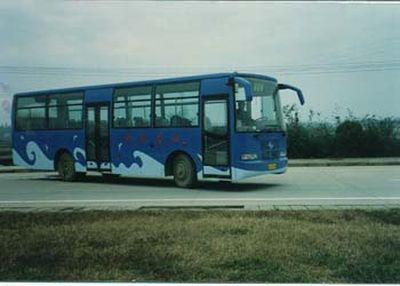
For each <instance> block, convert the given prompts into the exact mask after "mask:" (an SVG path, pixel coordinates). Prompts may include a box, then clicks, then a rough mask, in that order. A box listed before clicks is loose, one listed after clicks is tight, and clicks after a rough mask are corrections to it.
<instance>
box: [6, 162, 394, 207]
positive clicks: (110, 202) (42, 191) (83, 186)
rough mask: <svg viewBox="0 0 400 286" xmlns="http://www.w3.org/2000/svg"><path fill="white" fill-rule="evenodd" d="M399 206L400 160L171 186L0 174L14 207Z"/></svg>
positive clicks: (129, 180) (126, 180)
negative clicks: (390, 163) (392, 163)
mask: <svg viewBox="0 0 400 286" xmlns="http://www.w3.org/2000/svg"><path fill="white" fill-rule="evenodd" d="M366 206H374V207H400V166H364V167H362V166H357V167H292V168H290V169H289V170H288V172H287V173H286V174H284V175H270V176H262V177H258V178H252V179H248V180H245V181H243V182H241V183H238V184H230V183H220V182H203V183H201V184H200V186H199V188H197V189H179V188H176V187H175V186H174V184H173V181H172V180H168V179H163V180H161V179H133V178H116V179H112V180H110V179H104V178H103V177H102V176H99V175H95V174H91V175H89V176H87V178H86V179H85V180H84V181H81V182H74V183H64V182H61V181H59V180H58V178H57V176H56V175H55V174H54V173H15V174H0V208H2V209H15V210H17V209H18V210H32V209H34V210H60V209H62V210H69V209H71V208H78V209H80V208H81V209H135V208H143V207H145V208H157V207H190V208H192V207H209V208H223V207H231V208H238V209H270V208H283V209H284V208H320V207H323V208H331V207H366Z"/></svg>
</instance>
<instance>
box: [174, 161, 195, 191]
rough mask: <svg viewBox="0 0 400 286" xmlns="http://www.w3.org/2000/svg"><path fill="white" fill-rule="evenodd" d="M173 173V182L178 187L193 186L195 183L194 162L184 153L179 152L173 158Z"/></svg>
mask: <svg viewBox="0 0 400 286" xmlns="http://www.w3.org/2000/svg"><path fill="white" fill-rule="evenodd" d="M173 174H174V181H175V184H176V185H177V186H178V187H180V188H193V187H194V186H195V185H196V183H197V174H196V170H195V168H194V164H193V162H192V160H190V158H189V157H188V156H186V155H184V154H179V155H178V156H176V157H175V159H174V164H173Z"/></svg>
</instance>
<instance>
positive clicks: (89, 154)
mask: <svg viewBox="0 0 400 286" xmlns="http://www.w3.org/2000/svg"><path fill="white" fill-rule="evenodd" d="M109 112H110V105H109V104H108V103H90V104H87V105H86V160H87V169H88V170H99V171H101V170H104V171H107V170H111V163H110V122H109Z"/></svg>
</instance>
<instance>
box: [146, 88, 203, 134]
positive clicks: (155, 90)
mask: <svg viewBox="0 0 400 286" xmlns="http://www.w3.org/2000/svg"><path fill="white" fill-rule="evenodd" d="M190 83H197V84H198V95H197V96H187V97H179V96H174V97H168V98H164V100H167V101H168V100H174V99H196V98H197V100H198V101H197V114H196V115H197V124H196V125H190V126H179V125H172V126H157V125H156V118H157V114H156V108H157V105H156V102H157V100H159V101H160V99H159V98H156V97H157V87H159V86H165V85H174V84H190ZM153 92H154V94H153V109H154V112H153V128H199V127H200V121H201V113H200V101H201V100H200V99H201V80H190V81H180V82H168V83H161V84H157V85H154V90H153ZM189 104H191V103H189ZM189 104H188V103H184V104H183V105H189Z"/></svg>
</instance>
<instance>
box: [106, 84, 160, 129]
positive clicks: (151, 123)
mask: <svg viewBox="0 0 400 286" xmlns="http://www.w3.org/2000/svg"><path fill="white" fill-rule="evenodd" d="M129 88H149V89H150V122H149V125H148V126H116V125H115V110H116V108H115V104H116V103H125V104H127V103H128V102H141V101H142V102H146V101H148V100H147V99H138V100H125V101H117V100H115V99H116V98H117V97H118V96H117V95H116V92H117V90H119V89H129ZM153 94H154V85H153V84H144V85H131V86H123V87H114V88H113V94H112V107H111V109H112V110H111V118H112V120H111V121H112V123H111V128H113V129H139V128H152V127H153ZM133 97H134V96H133ZM125 110H126V111H127V107H125Z"/></svg>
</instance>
